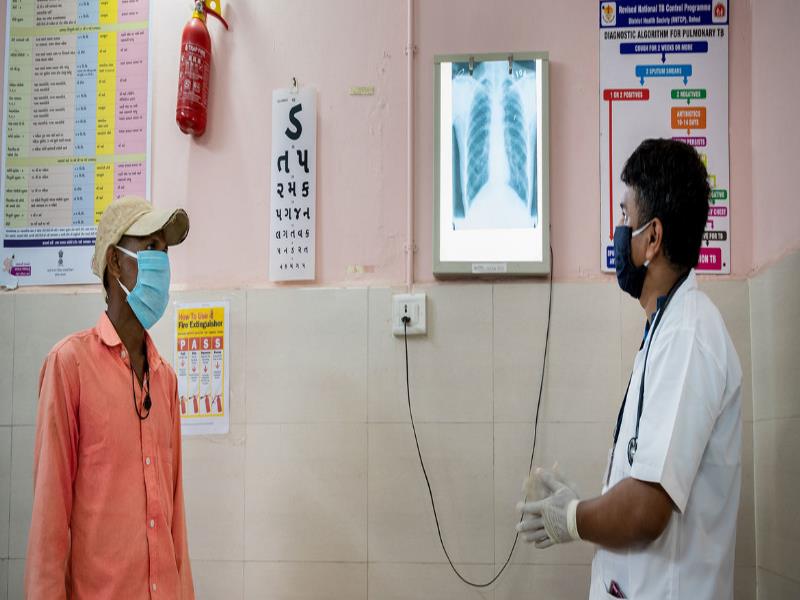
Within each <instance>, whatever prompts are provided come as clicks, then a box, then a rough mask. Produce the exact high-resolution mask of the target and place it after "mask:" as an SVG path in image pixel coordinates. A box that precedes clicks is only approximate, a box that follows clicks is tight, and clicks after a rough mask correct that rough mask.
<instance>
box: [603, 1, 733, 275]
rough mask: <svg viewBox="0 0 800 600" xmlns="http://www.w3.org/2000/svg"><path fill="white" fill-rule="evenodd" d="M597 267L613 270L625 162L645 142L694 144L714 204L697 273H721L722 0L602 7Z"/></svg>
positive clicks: (724, 163) (726, 247) (724, 196)
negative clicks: (651, 140) (598, 251)
mask: <svg viewBox="0 0 800 600" xmlns="http://www.w3.org/2000/svg"><path fill="white" fill-rule="evenodd" d="M599 9H600V10H599V24H600V90H599V91H600V94H599V101H600V200H601V208H600V256H601V258H600V260H601V265H602V269H603V270H604V271H614V227H615V225H616V224H617V222H618V221H619V219H620V214H621V210H620V207H619V203H620V201H621V200H622V195H623V193H624V184H623V183H622V181H621V180H620V174H621V172H622V168H623V167H624V165H625V161H626V160H627V158H628V157H629V156H630V155H631V154H632V153H633V151H634V150H635V149H636V147H637V146H638V145H639V143H640V142H641V141H642V140H644V139H646V138H668V139H669V138H671V139H674V140H680V141H682V142H685V143H687V144H689V145H691V146H693V147H694V148H695V149H696V150H697V152H698V153H699V154H700V158H701V159H702V160H703V162H704V163H705V165H706V168H707V169H708V175H709V183H710V185H711V198H710V207H709V214H708V221H707V223H706V231H705V233H704V235H703V244H702V247H701V249H700V260H699V262H698V264H697V271H698V273H705V274H709V273H713V274H728V273H730V272H731V260H730V245H731V240H730V230H731V228H730V222H731V220H730V206H731V198H730V187H729V181H730V179H729V161H728V156H729V148H728V23H729V6H728V0H687V1H681V2H676V1H669V0H661V1H658V0H616V2H610V1H605V0H601V1H600V2H599Z"/></svg>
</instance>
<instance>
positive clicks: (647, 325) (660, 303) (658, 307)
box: [639, 269, 697, 350]
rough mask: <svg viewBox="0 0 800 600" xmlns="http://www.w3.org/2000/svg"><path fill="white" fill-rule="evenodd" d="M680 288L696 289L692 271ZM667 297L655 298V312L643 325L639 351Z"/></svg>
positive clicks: (666, 295) (695, 278)
mask: <svg viewBox="0 0 800 600" xmlns="http://www.w3.org/2000/svg"><path fill="white" fill-rule="evenodd" d="M681 287H682V288H687V289H694V288H696V287H697V277H696V276H695V272H694V269H692V270H691V271H689V274H688V275H687V276H686V281H684V282H683V284H682V285H681ZM677 292H678V291H677V290H676V293H677ZM667 297H668V294H665V295H663V296H659V297H658V298H656V310H655V312H654V313H653V314H652V315H650V318H649V319H647V323H645V324H644V336H643V337H642V343H641V345H640V346H639V350H641V349H642V348H643V347H644V341H645V340H646V339H647V334H648V333H649V332H650V326H651V325H652V324H653V319H655V318H656V314H658V311H660V310H661V309H662V308H664V304H666V302H667Z"/></svg>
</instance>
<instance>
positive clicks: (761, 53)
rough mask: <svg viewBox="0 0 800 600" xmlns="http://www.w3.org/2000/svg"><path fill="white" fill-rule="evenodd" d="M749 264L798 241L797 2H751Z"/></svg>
mask: <svg viewBox="0 0 800 600" xmlns="http://www.w3.org/2000/svg"><path fill="white" fill-rule="evenodd" d="M753 5H754V14H753V40H752V46H753V74H752V79H753V88H752V89H753V106H752V109H753V196H754V202H753V230H754V232H755V234H754V236H753V267H754V269H758V268H759V267H762V266H764V265H765V264H768V263H770V262H772V261H774V260H776V259H777V258H779V257H780V256H782V255H784V254H786V253H787V252H789V251H791V250H796V249H797V248H799V247H800V192H798V186H797V183H796V179H795V176H796V175H797V168H798V164H799V163H798V157H800V119H798V116H797V107H798V99H800V69H798V65H797V61H798V59H800V36H798V33H797V28H798V26H800V2H797V0H769V1H765V0H760V1H757V2H753Z"/></svg>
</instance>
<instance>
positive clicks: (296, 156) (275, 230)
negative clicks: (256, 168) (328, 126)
mask: <svg viewBox="0 0 800 600" xmlns="http://www.w3.org/2000/svg"><path fill="white" fill-rule="evenodd" d="M271 162H272V165H271V173H272V175H271V179H270V187H271V189H270V243H269V278H270V281H303V280H313V279H314V278H315V255H316V252H315V249H316V209H317V206H316V204H317V203H316V197H317V185H316V180H317V95H316V91H315V90H314V89H313V88H301V89H299V90H298V89H279V90H275V91H273V93H272V153H271Z"/></svg>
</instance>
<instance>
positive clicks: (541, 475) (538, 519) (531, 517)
mask: <svg viewBox="0 0 800 600" xmlns="http://www.w3.org/2000/svg"><path fill="white" fill-rule="evenodd" d="M535 477H536V479H537V483H538V487H539V489H541V490H542V493H543V495H545V497H544V498H542V499H538V500H535V501H533V502H520V503H519V504H518V505H517V510H519V511H520V512H521V513H522V515H523V519H522V521H521V522H520V523H519V524H518V525H517V531H518V532H520V533H521V534H522V536H523V538H524V539H525V541H527V542H529V543H534V544H535V545H536V547H537V548H539V549H544V548H549V547H550V546H552V545H554V544H561V543H564V542H571V541H573V540H579V539H581V538H580V536H579V535H578V525H577V519H576V514H577V510H578V502H579V498H578V492H577V491H576V489H575V484H573V483H570V482H569V481H568V480H566V479H564V478H563V477H562V476H561V475H560V474H558V473H556V472H554V471H548V470H546V469H541V468H538V469H536V473H535Z"/></svg>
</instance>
